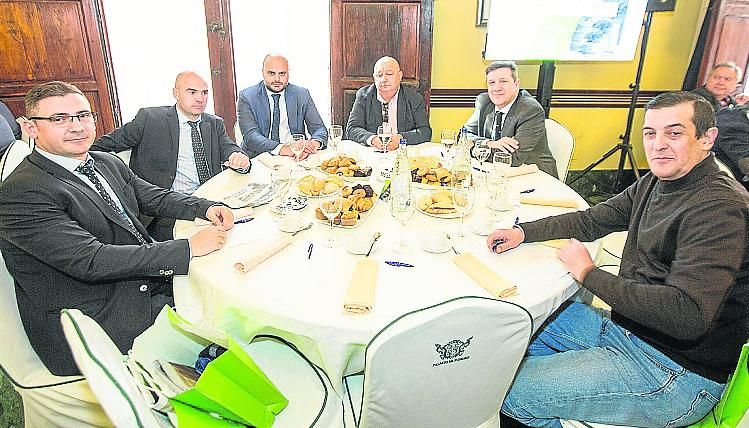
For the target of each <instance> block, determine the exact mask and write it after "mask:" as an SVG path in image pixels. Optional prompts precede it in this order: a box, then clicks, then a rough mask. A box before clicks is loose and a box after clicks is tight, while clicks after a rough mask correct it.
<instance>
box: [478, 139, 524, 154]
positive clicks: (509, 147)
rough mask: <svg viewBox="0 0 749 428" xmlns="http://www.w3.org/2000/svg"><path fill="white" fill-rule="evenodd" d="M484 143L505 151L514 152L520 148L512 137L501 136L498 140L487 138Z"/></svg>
mask: <svg viewBox="0 0 749 428" xmlns="http://www.w3.org/2000/svg"><path fill="white" fill-rule="evenodd" d="M486 145H487V146H489V147H491V148H493V149H499V150H502V151H503V152H505V153H514V152H515V150H517V149H518V148H520V143H518V140H516V139H514V138H512V137H502V138H500V139H499V140H488V141H487V142H486Z"/></svg>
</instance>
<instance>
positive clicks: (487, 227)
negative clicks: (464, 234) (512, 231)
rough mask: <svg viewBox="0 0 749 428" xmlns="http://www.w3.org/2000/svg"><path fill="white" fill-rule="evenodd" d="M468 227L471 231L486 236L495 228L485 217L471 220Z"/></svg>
mask: <svg viewBox="0 0 749 428" xmlns="http://www.w3.org/2000/svg"><path fill="white" fill-rule="evenodd" d="M470 228H471V232H473V233H475V234H476V235H481V236H488V235H489V234H490V233H492V231H493V230H494V229H495V227H494V222H493V221H490V220H489V219H486V218H480V219H478V220H476V221H473V222H471V225H470Z"/></svg>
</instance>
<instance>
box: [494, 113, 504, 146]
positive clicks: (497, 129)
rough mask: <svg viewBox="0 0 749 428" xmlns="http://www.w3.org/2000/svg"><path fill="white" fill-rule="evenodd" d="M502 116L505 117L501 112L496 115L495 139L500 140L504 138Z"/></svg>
mask: <svg viewBox="0 0 749 428" xmlns="http://www.w3.org/2000/svg"><path fill="white" fill-rule="evenodd" d="M502 116H504V113H502V112H501V111H498V112H497V114H496V115H494V139H495V140H499V139H500V137H502Z"/></svg>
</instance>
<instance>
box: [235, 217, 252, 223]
mask: <svg viewBox="0 0 749 428" xmlns="http://www.w3.org/2000/svg"><path fill="white" fill-rule="evenodd" d="M252 220H255V217H245V218H240V219H239V220H234V224H242V223H247V222H250V221H252Z"/></svg>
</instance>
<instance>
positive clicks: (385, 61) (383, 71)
mask: <svg viewBox="0 0 749 428" xmlns="http://www.w3.org/2000/svg"><path fill="white" fill-rule="evenodd" d="M372 77H374V81H375V86H376V87H377V93H378V94H380V96H381V97H382V98H384V99H385V100H386V101H390V100H391V99H392V98H393V97H394V96H395V94H396V92H398V89H400V84H401V79H402V78H403V72H402V71H401V66H400V64H398V61H396V60H395V58H392V57H389V56H384V57H382V58H380V59H378V60H377V62H376V63H375V66H374V73H373V74H372Z"/></svg>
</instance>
